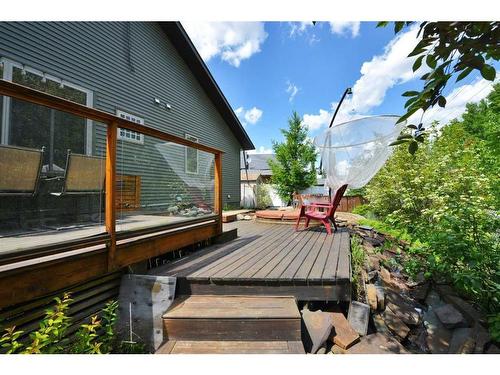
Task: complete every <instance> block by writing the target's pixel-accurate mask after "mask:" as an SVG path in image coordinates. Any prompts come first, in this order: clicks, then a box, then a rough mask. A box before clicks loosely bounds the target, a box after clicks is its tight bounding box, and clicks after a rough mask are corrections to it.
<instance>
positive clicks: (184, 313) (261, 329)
mask: <svg viewBox="0 0 500 375" xmlns="http://www.w3.org/2000/svg"><path fill="white" fill-rule="evenodd" d="M300 319H301V318H300V312H299V310H298V309H297V303H296V301H295V298H294V297H267V296H202V295H193V296H184V297H180V298H178V299H176V300H175V301H174V303H173V304H172V306H171V307H170V309H169V310H168V311H167V312H166V313H165V314H164V315H163V327H164V336H165V340H170V341H300V339H301V338H300Z"/></svg>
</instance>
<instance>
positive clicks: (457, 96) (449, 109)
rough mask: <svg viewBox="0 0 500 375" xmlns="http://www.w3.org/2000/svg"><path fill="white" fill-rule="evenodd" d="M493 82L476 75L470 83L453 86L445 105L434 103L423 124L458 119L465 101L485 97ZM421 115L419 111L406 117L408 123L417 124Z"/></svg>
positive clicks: (477, 100)
mask: <svg viewBox="0 0 500 375" xmlns="http://www.w3.org/2000/svg"><path fill="white" fill-rule="evenodd" d="M497 75H498V72H497ZM493 84H494V83H493V82H491V81H487V80H485V79H484V78H480V77H477V78H476V79H475V80H474V81H473V82H471V83H470V84H467V85H462V86H459V87H456V88H454V89H453V90H452V91H451V92H450V93H449V94H448V95H447V96H446V101H447V103H446V107H444V108H441V107H439V106H438V105H435V106H434V107H432V108H430V109H428V110H427V111H426V112H425V114H424V117H423V119H422V122H423V123H424V124H425V125H430V124H431V123H432V122H433V121H438V122H439V124H440V125H441V126H442V125H445V124H446V123H448V122H449V121H450V120H453V119H455V118H457V119H460V118H461V116H462V114H463V113H464V112H465V110H466V105H467V103H477V102H479V101H481V100H482V99H484V98H486V97H487V96H488V95H489V93H490V92H491V91H492V90H493ZM421 116H422V112H421V111H419V112H416V113H414V114H413V115H412V116H410V118H409V119H408V123H409V124H415V125H417V124H418V123H419V122H420V118H421Z"/></svg>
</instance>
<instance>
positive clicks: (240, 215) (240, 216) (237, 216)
mask: <svg viewBox="0 0 500 375" xmlns="http://www.w3.org/2000/svg"><path fill="white" fill-rule="evenodd" d="M244 217H245V215H243V214H238V215H236V220H244Z"/></svg>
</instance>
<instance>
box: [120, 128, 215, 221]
mask: <svg viewBox="0 0 500 375" xmlns="http://www.w3.org/2000/svg"><path fill="white" fill-rule="evenodd" d="M116 189H117V191H116V195H117V202H116V207H117V210H118V211H117V226H116V228H117V231H131V230H140V229H145V228H152V227H162V226H165V225H169V224H175V223H186V224H188V223H189V222H190V221H193V220H196V219H200V218H204V217H208V216H210V215H212V214H213V213H214V155H213V154H211V153H208V152H204V151H200V150H197V149H194V148H190V147H186V146H183V145H180V144H176V143H172V142H165V141H162V140H160V139H157V138H154V137H150V136H147V135H144V134H139V133H136V132H132V131H129V130H124V129H118V147H117V184H116Z"/></svg>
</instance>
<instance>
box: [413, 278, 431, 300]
mask: <svg viewBox="0 0 500 375" xmlns="http://www.w3.org/2000/svg"><path fill="white" fill-rule="evenodd" d="M430 287H431V284H430V283H429V282H426V283H424V284H421V285H418V286H416V287H413V288H412V289H411V291H410V295H411V296H412V298H414V299H415V300H417V301H419V302H424V301H425V298H426V297H427V294H428V293H429V289H430Z"/></svg>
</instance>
